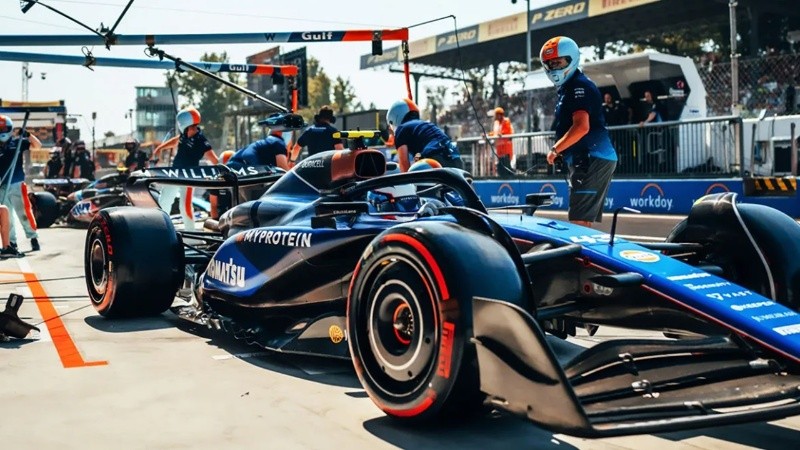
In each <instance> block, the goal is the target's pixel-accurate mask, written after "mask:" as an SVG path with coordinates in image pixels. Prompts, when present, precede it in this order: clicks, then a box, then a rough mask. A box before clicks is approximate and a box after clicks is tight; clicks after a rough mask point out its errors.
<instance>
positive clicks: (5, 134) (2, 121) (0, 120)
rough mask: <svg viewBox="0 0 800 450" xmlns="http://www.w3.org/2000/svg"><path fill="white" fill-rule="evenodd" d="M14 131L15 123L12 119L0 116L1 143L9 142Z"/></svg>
mask: <svg viewBox="0 0 800 450" xmlns="http://www.w3.org/2000/svg"><path fill="white" fill-rule="evenodd" d="M13 130H14V121H12V120H11V117H8V116H6V115H0V142H8V141H9V140H10V139H11V134H12V132H13Z"/></svg>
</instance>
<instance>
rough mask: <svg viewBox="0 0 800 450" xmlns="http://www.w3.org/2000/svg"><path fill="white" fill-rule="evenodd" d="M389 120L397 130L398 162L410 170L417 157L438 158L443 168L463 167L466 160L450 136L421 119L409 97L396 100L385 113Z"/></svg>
mask: <svg viewBox="0 0 800 450" xmlns="http://www.w3.org/2000/svg"><path fill="white" fill-rule="evenodd" d="M386 123H387V124H388V125H389V129H390V130H393V132H394V145H395V147H396V148H397V162H398V164H399V165H400V171H401V172H408V168H409V167H410V166H411V162H412V160H413V159H414V156H416V155H417V154H419V155H420V158H430V159H435V160H436V161H439V163H440V164H441V165H442V167H455V168H457V169H463V168H464V162H463V161H462V160H461V155H460V154H459V153H458V149H456V145H455V144H454V143H453V142H452V141H450V137H449V136H447V134H445V132H444V131H442V129H441V128H439V127H437V126H436V125H435V124H433V123H431V122H426V121H423V120H420V118H419V108H418V107H417V105H416V104H415V103H414V102H413V101H411V100H409V99H407V98H406V99H403V100H400V101H397V102H394V104H392V106H391V107H390V108H389V111H387V112H386Z"/></svg>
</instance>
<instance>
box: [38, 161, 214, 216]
mask: <svg viewBox="0 0 800 450" xmlns="http://www.w3.org/2000/svg"><path fill="white" fill-rule="evenodd" d="M129 175H130V172H129V171H128V169H127V168H119V169H117V171H116V172H115V173H111V174H108V175H105V176H103V177H101V178H100V179H98V180H95V181H89V180H87V179H85V178H71V179H67V178H56V179H34V180H33V185H34V186H36V187H41V188H43V189H44V190H43V191H37V192H31V193H29V194H28V195H29V197H30V201H31V207H32V209H33V212H34V217H35V218H36V225H37V227H39V228H48V227H50V226H52V225H54V224H64V225H68V226H73V227H87V226H88V225H89V223H90V222H91V221H92V219H93V218H94V216H95V215H96V214H97V212H98V211H100V210H101V209H104V208H111V207H115V206H126V205H129V204H130V203H129V202H128V198H127V197H126V196H125V192H124V188H125V183H127V181H128V177H129ZM153 193H154V195H156V196H157V195H158V191H157V190H155V189H153ZM192 202H193V203H192V205H193V207H194V209H195V211H197V214H196V215H198V216H200V217H204V216H207V215H208V210H209V205H208V202H207V201H205V200H202V199H200V198H193V200H192ZM170 213H173V214H174V215H176V216H177V215H178V211H177V210H175V211H170Z"/></svg>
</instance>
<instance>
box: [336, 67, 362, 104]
mask: <svg viewBox="0 0 800 450" xmlns="http://www.w3.org/2000/svg"><path fill="white" fill-rule="evenodd" d="M356 98H357V97H356V93H355V89H354V88H353V85H352V84H350V79H347V80H345V79H344V78H342V77H341V76H337V77H336V83H334V85H333V103H334V105H333V109H335V110H337V111H339V112H345V113H347V112H352V111H360V110H363V109H364V106H363V105H362V104H361V102H356Z"/></svg>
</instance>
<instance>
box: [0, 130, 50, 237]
mask: <svg viewBox="0 0 800 450" xmlns="http://www.w3.org/2000/svg"><path fill="white" fill-rule="evenodd" d="M15 131H18V132H19V133H18V134H16V135H15ZM20 139H21V140H22V142H21V143H20ZM17 147H19V154H18V155H17ZM40 148H42V142H41V141H40V140H39V139H38V138H37V137H36V136H34V135H32V134H28V133H27V132H23V131H22V130H14V123H13V122H12V121H11V117H9V116H5V115H0V176H2V185H0V200H2V199H3V198H4V197H5V200H4V202H3V204H4V205H6V206H7V207H8V209H9V210H11V212H13V215H14V216H16V217H17V219H19V221H20V223H21V224H22V229H23V230H25V237H26V238H28V239H30V240H31V251H37V250H39V249H40V247H39V234H38V233H37V232H36V219H35V218H34V215H33V209H32V208H31V202H30V200H29V199H28V187H27V186H26V185H25V171H24V170H23V168H22V165H23V163H22V160H23V155H22V154H23V153H24V152H25V151H28V150H39V149H40ZM15 155H16V156H17V161H16V164H15V165H14V167H11V164H12V163H13V161H14V156H15ZM6 189H8V193H7V194H6ZM9 219H10V222H11V223H10V224H9V240H10V245H11V246H12V247H14V248H17V230H16V228H17V227H16V222H17V221H16V220H15V219H14V217H12V216H9Z"/></svg>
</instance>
